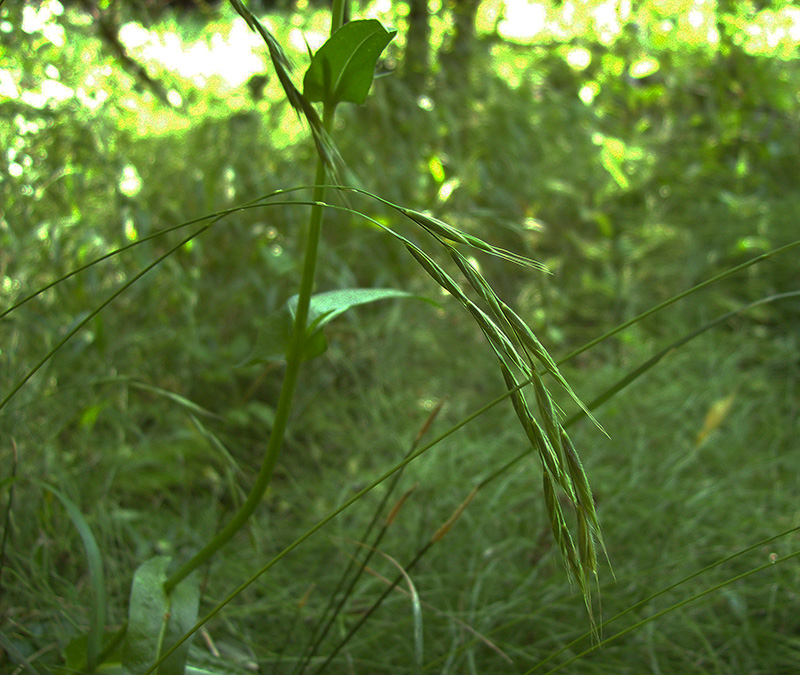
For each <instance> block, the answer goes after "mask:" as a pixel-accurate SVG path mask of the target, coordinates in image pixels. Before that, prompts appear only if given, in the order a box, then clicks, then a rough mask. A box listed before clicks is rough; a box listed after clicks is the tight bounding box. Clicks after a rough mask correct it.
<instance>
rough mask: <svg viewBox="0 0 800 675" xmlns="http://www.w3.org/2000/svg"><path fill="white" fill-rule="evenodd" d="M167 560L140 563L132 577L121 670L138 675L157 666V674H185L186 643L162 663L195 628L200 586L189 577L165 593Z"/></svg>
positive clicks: (167, 558) (168, 561) (195, 579)
mask: <svg viewBox="0 0 800 675" xmlns="http://www.w3.org/2000/svg"><path fill="white" fill-rule="evenodd" d="M169 563H170V558H169V557H168V556H159V557H157V558H152V559H151V560H148V561H146V562H144V563H142V564H141V565H140V566H139V568H138V569H137V570H136V573H135V574H134V576H133V587H132V589H131V598H130V609H129V615H128V626H127V631H126V634H125V642H124V644H123V646H122V668H123V671H124V672H125V673H130V674H131V675H134V674H136V675H138V674H139V673H143V672H145V671H146V670H148V669H149V668H150V666H152V665H153V664H154V663H156V662H159V666H158V668H157V669H156V672H158V673H160V674H162V675H180V674H181V673H183V672H184V671H185V667H186V657H187V655H188V650H189V643H188V642H184V643H183V644H182V645H181V647H180V648H179V649H178V650H176V651H174V652H172V653H171V654H170V655H169V656H168V657H167V658H164V660H163V661H161V660H160V659H161V658H162V656H163V655H165V654H166V649H167V648H169V647H172V646H173V645H174V644H175V643H177V642H178V640H180V639H182V638H183V636H184V635H185V634H186V633H187V632H188V631H189V630H190V629H191V628H192V627H193V626H194V623H195V621H196V620H197V610H198V607H199V605H200V585H199V583H198V581H197V578H196V577H194V578H192V577H190V578H188V579H185V580H184V581H183V582H182V583H180V584H178V585H177V586H176V587H175V588H174V589H173V590H172V591H171V592H170V593H166V592H165V590H164V584H165V582H166V580H167V566H168V565H169Z"/></svg>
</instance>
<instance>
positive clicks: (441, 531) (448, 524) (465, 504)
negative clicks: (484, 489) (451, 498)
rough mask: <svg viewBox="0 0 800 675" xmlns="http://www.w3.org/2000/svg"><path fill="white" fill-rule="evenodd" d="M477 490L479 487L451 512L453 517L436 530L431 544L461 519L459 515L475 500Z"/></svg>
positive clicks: (473, 489)
mask: <svg viewBox="0 0 800 675" xmlns="http://www.w3.org/2000/svg"><path fill="white" fill-rule="evenodd" d="M479 489H480V487H479V486H477V485H476V486H475V487H474V488H472V491H471V492H470V493H469V494H468V495H467V498H466V499H465V500H464V501H463V502H461V503H460V504H459V505H458V507H457V508H456V510H455V511H453V515H451V516H450V517H449V518H448V519H447V521H446V522H445V523H444V525H442V526H441V527H440V528H439V529H438V530H436V532H434V533H433V536H432V537H431V543H432V544H433V543H436V542H437V541H439V540H440V539H441V538H442V537H444V535H446V534H447V533H448V532H449V531H450V530H451V528H452V527H453V525H455V524H456V522H457V521H458V519H459V518H461V514H463V513H464V509H466V508H467V507H468V506H469V503H470V502H471V501H472V500H473V499H474V498H475V495H476V494H478V490H479Z"/></svg>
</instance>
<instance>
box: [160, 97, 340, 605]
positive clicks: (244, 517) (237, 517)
mask: <svg viewBox="0 0 800 675" xmlns="http://www.w3.org/2000/svg"><path fill="white" fill-rule="evenodd" d="M334 110H335V109H334V107H332V106H330V107H329V106H326V107H325V109H324V112H323V117H322V123H323V127H324V128H325V130H326V131H329V130H330V129H331V127H332V126H333V116H334ZM325 176H326V168H325V163H324V161H323V159H322V157H318V158H317V168H316V176H315V185H314V193H313V196H312V202H313V203H312V206H311V215H310V217H309V221H308V231H307V233H306V242H305V252H304V258H303V272H302V276H301V278H300V290H299V293H298V298H297V309H296V314H295V317H294V326H293V329H292V341H291V344H290V346H289V352H288V354H287V356H286V370H285V371H284V374H283V383H282V385H281V393H280V396H279V397H278V404H277V406H276V408H275V419H274V421H273V425H272V431H271V432H270V436H269V442H268V443H267V449H266V451H265V453H264V459H263V461H262V463H261V468H260V469H259V472H258V475H257V476H256V480H255V483H253V487H252V488H251V489H250V493H249V494H248V495H247V498H246V499H245V501H244V503H243V504H242V505H241V507H239V510H238V511H237V512H236V513H235V514H234V515H233V517H232V518H231V519H230V520H229V521H228V524H227V525H225V527H223V528H222V529H221V530H220V531H219V532H218V533H217V534H216V535H215V536H214V537H212V538H211V540H209V541H208V542H207V543H206V545H205V546H203V548H201V549H200V550H199V551H198V552H197V553H196V554H195V555H194V556H192V557H191V558H190V559H189V560H187V561H186V562H185V563H183V564H182V565H181V566H180V567H178V569H177V570H175V572H174V573H173V574H171V575H170V577H169V578H168V579H167V581H166V583H165V584H164V590H165V591H166V592H167V593H169V592H170V591H172V589H174V588H175V586H177V585H178V584H179V583H180V582H181V581H183V579H185V578H186V577H187V576H188V575H189V574H191V573H192V572H193V571H194V570H195V569H197V568H198V567H199V566H200V565H202V564H204V563H205V562H206V561H208V560H209V559H210V558H211V556H213V555H214V554H215V553H216V552H217V551H219V549H220V548H222V547H223V546H224V545H225V544H227V543H228V541H230V539H231V538H232V537H233V536H234V535H235V534H236V533H237V532H238V531H239V530H240V529H242V527H243V526H244V524H245V523H246V522H247V521H248V520H249V519H250V517H251V516H252V515H253V513H254V512H255V510H256V508H257V507H258V505H259V504H260V503H261V500H262V499H263V498H264V493H265V492H266V491H267V487H269V483H270V481H271V480H272V474H273V473H274V471H275V465H276V464H277V463H278V458H279V457H280V452H281V447H282V446H283V438H284V435H285V434H286V427H287V425H288V422H289V416H290V414H291V412H292V404H293V401H294V392H295V389H296V388H297V379H298V377H299V375H300V367H301V365H302V362H303V349H304V347H305V341H306V337H307V336H306V327H307V323H308V308H309V306H310V304H311V293H312V291H313V290H314V277H315V273H316V268H317V258H318V253H319V240H320V237H321V234H322V221H323V209H324V206H325V204H324V200H325V190H326V189H325Z"/></svg>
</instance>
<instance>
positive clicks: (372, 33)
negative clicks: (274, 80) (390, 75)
mask: <svg viewBox="0 0 800 675" xmlns="http://www.w3.org/2000/svg"><path fill="white" fill-rule="evenodd" d="M396 32H397V31H388V30H386V29H385V28H384V27H383V26H382V25H381V23H380V21H377V20H376V19H368V20H364V21H351V22H350V23H347V24H345V25H344V26H342V27H341V28H340V29H339V30H337V31H336V32H335V33H334V34H333V35H332V36H331V37H330V39H329V40H328V41H327V42H326V43H325V44H324V45H322V47H320V48H319V50H318V51H317V53H316V54H314V58H313V59H312V60H311V65H310V66H309V67H308V70H307V71H306V75H305V77H304V78H303V93H304V94H305V97H306V98H307V99H308V100H309V101H319V102H322V103H325V104H326V105H336V104H338V103H341V102H342V101H349V102H351V103H364V101H365V100H366V99H367V94H368V93H369V88H370V86H371V85H372V78H373V76H374V73H375V64H376V63H377V61H378V57H380V55H381V52H382V51H383V50H384V49H385V48H386V45H388V44H389V42H390V41H391V39H392V38H393V37H394V35H395V33H396Z"/></svg>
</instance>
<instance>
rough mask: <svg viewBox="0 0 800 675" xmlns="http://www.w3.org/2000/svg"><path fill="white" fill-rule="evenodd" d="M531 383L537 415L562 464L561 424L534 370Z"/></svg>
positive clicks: (540, 379)
mask: <svg viewBox="0 0 800 675" xmlns="http://www.w3.org/2000/svg"><path fill="white" fill-rule="evenodd" d="M531 381H532V383H533V390H534V392H535V393H536V405H537V407H538V408H539V414H540V415H541V416H542V421H543V422H544V429H545V431H546V432H547V438H548V439H549V440H550V443H552V445H553V448H554V449H555V451H556V452H557V453H558V457H559V459H560V461H561V462H563V461H564V451H563V450H562V448H561V422H560V421H559V419H558V413H557V412H556V407H555V404H554V403H553V399H552V398H551V397H550V392H548V391H547V388H546V387H545V386H544V382H543V381H542V378H541V377H540V376H539V373H538V372H536V371H535V370H534V371H533V373H532V374H531Z"/></svg>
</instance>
